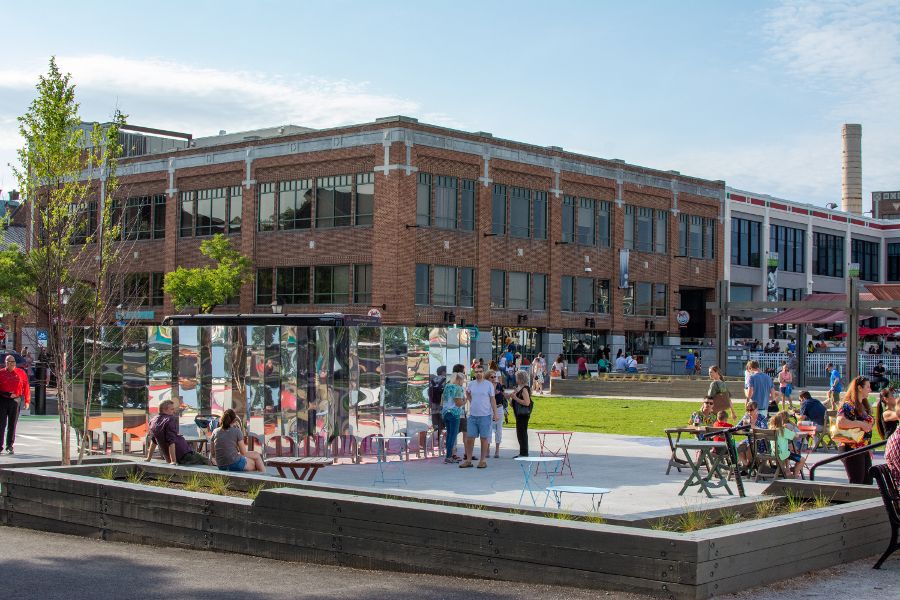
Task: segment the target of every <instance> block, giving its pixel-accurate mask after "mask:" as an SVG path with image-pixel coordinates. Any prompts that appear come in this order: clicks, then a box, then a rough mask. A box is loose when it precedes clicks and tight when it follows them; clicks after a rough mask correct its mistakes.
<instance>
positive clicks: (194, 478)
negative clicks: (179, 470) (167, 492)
mask: <svg viewBox="0 0 900 600" xmlns="http://www.w3.org/2000/svg"><path fill="white" fill-rule="evenodd" d="M184 489H185V490H186V491H188V492H199V491H200V490H201V489H203V480H202V479H201V477H200V474H199V473H192V474H191V476H190V477H188V478H187V479H185V480H184Z"/></svg>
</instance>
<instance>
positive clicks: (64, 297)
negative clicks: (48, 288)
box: [59, 288, 74, 306]
mask: <svg viewBox="0 0 900 600" xmlns="http://www.w3.org/2000/svg"><path fill="white" fill-rule="evenodd" d="M73 291H74V290H73V289H72V288H59V299H60V300H61V301H62V303H63V306H65V305H66V304H68V303H69V299H71V297H72V292H73Z"/></svg>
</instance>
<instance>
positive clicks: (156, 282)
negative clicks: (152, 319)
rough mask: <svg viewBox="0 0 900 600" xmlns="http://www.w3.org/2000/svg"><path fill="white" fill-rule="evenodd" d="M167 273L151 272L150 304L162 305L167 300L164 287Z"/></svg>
mask: <svg viewBox="0 0 900 600" xmlns="http://www.w3.org/2000/svg"><path fill="white" fill-rule="evenodd" d="M164 283H165V273H150V306H162V305H163V303H164V301H165V294H164V292H163V287H164V285H163V284H164Z"/></svg>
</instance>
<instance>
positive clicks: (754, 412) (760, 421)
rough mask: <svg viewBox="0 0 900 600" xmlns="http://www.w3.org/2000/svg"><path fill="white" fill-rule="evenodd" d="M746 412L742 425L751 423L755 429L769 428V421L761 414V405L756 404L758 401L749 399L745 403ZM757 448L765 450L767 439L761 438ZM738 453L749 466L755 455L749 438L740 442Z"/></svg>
mask: <svg viewBox="0 0 900 600" xmlns="http://www.w3.org/2000/svg"><path fill="white" fill-rule="evenodd" d="M745 409H746V411H747V412H746V413H745V414H744V416H743V417H742V418H741V425H750V426H751V427H753V428H754V429H768V428H769V423H768V422H767V421H766V418H765V417H764V416H763V415H761V414H760V412H759V407H758V406H757V405H756V402H754V401H753V400H748V401H747V404H746V405H745ZM756 450H757V452H765V451H766V450H767V448H766V441H765V440H759V441H757V442H756ZM738 453H739V455H740V462H741V464H742V465H744V466H749V465H750V462H751V461H752V460H753V455H752V453H751V451H750V444H748V443H747V440H744V441H742V442H741V443H740V444H738Z"/></svg>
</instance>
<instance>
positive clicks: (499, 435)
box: [485, 371, 524, 458]
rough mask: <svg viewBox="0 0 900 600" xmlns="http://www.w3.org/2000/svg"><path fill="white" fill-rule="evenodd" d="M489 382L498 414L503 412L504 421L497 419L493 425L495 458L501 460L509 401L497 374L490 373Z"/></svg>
mask: <svg viewBox="0 0 900 600" xmlns="http://www.w3.org/2000/svg"><path fill="white" fill-rule="evenodd" d="M523 373H524V371H523ZM487 380H488V381H489V382H490V383H491V385H492V386H494V403H495V404H496V405H497V412H501V411H502V412H503V420H502V421H501V420H500V419H497V420H496V421H494V422H492V423H491V432H493V434H494V458H500V442H502V441H503V424H504V423H506V418H507V413H508V411H507V407H508V406H509V400H507V399H506V394H505V393H504V392H503V386H502V385H501V384H500V381H499V376H498V374H497V373H496V372H494V371H488V372H487ZM489 455H490V452H488V453H487V454H486V455H485V458H487V457H488V456H489Z"/></svg>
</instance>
